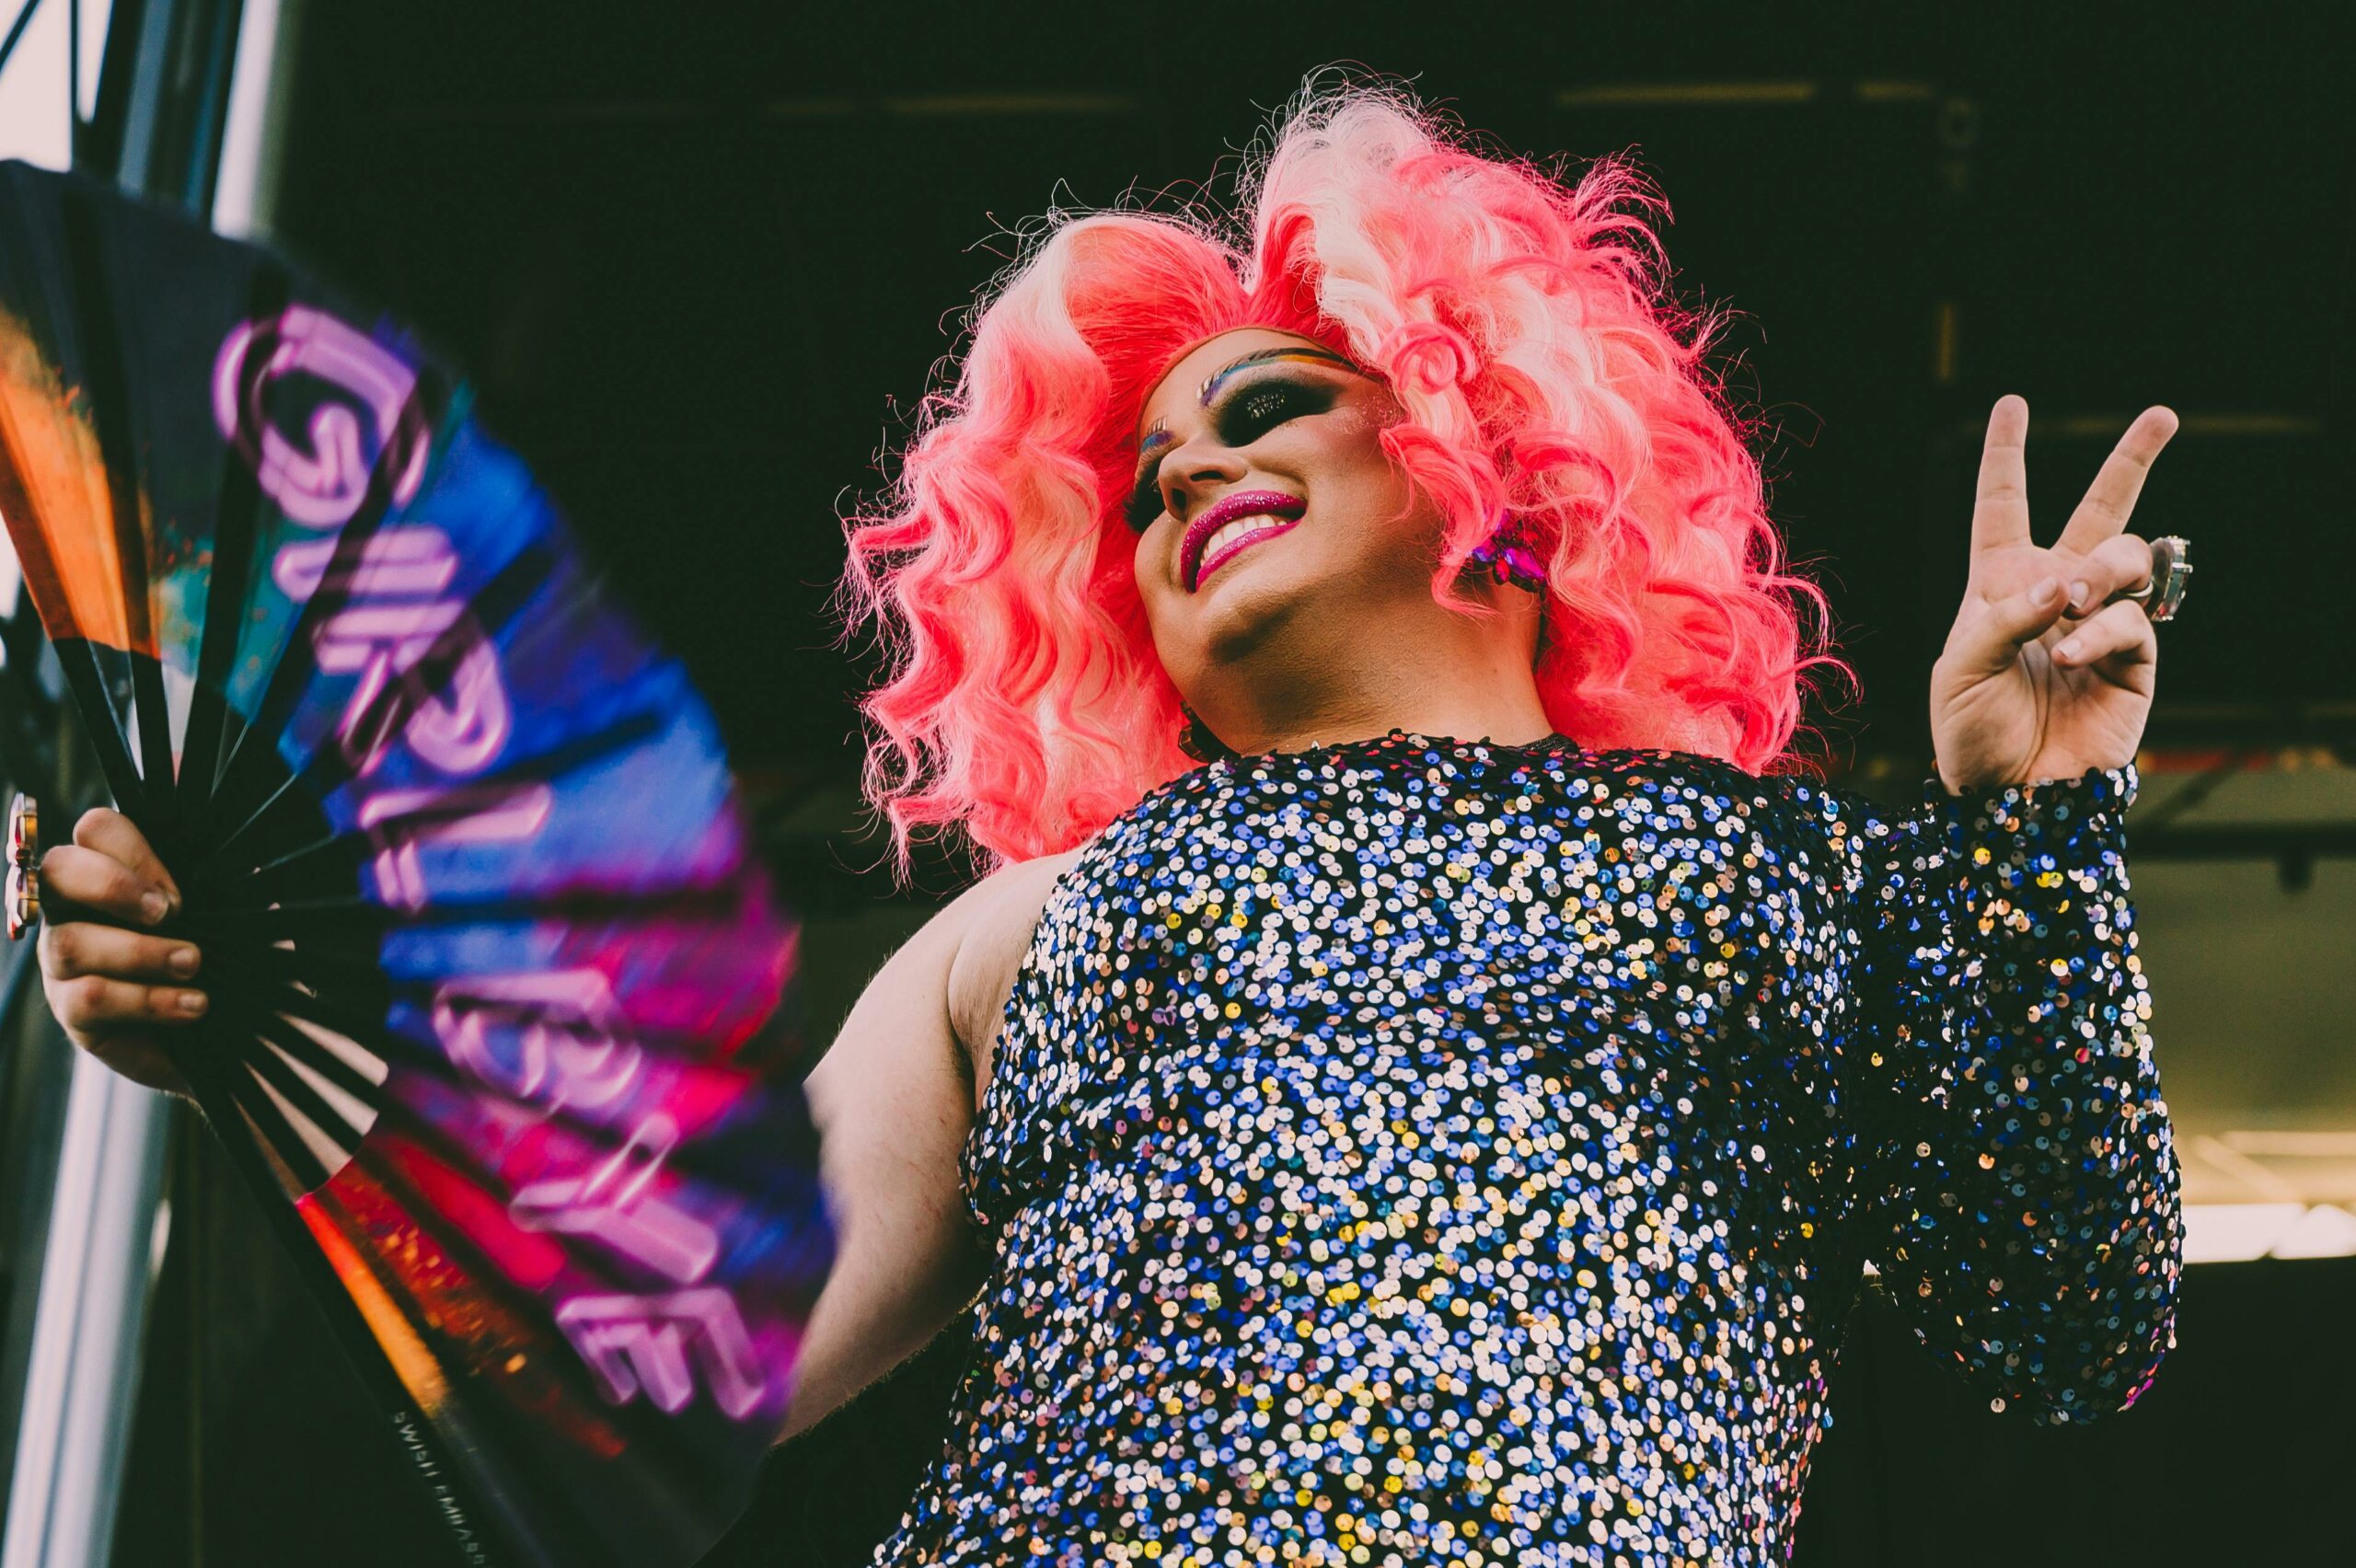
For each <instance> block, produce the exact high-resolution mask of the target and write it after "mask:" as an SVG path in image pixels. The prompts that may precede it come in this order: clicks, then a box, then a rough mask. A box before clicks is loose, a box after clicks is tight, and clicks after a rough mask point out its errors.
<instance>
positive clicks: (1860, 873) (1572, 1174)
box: [876, 732, 2180, 1568]
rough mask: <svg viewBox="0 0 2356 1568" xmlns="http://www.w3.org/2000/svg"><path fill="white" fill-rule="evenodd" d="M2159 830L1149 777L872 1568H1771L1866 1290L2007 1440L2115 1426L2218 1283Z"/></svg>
mask: <svg viewBox="0 0 2356 1568" xmlns="http://www.w3.org/2000/svg"><path fill="white" fill-rule="evenodd" d="M2133 788H2134V780H2133V775H2132V773H2131V771H2127V770H2122V771H2118V772H2103V773H2094V774H2089V775H2088V776H2087V777H2086V778H2084V779H2080V780H2075V781H2071V782H2067V783H2056V784H2050V785H2049V784H2040V785H2037V786H2033V787H2029V788H2026V789H2012V790H1993V791H1990V792H1988V793H1987V794H1985V795H1982V796H1980V797H1977V798H1966V799H1961V800H1949V799H1946V797H1945V796H1944V795H1943V794H1942V793H1940V792H1939V791H1937V790H1932V791H1930V792H1929V797H1930V798H1929V799H1928V800H1927V801H1926V803H1925V804H1924V805H1923V806H1922V807H1920V808H1919V809H1917V810H1915V811H1913V812H1911V813H1902V814H1900V813H1884V812H1882V811H1880V810H1879V809H1877V808H1876V807H1874V806H1872V805H1870V804H1868V803H1866V802H1864V801H1860V800H1858V799H1856V798H1854V797H1852V796H1848V795H1845V794H1842V793H1840V792H1837V791H1834V790H1828V789H1826V788H1824V787H1822V786H1820V785H1819V784H1816V783H1812V782H1808V781H1806V780H1803V779H1799V778H1756V777H1753V776H1751V775H1749V774H1746V773H1743V772H1741V771H1738V769H1736V768H1734V767H1730V766H1727V765H1726V764H1723V763H1719V762H1716V761H1713V760H1710V759H1707V758H1703V757H1699V756H1693V755H1684V754H1677V753H1632V752H1613V753H1593V752H1585V751H1582V750H1580V749H1578V748H1577V747H1576V746H1574V745H1573V744H1571V743H1569V742H1567V741H1564V740H1561V739H1559V738H1557V739H1554V740H1552V741H1548V742H1543V743H1539V744H1533V745H1530V746H1498V745H1488V744H1467V743H1459V742H1453V741H1445V740H1435V739H1430V738H1426V737H1420V736H1415V735H1407V734H1403V733H1399V732H1392V734H1391V735H1389V736H1387V737H1382V738H1377V739H1371V740H1367V741H1360V742H1354V743H1350V744H1342V745H1333V746H1325V747H1320V748H1316V749H1312V750H1309V751H1302V752H1291V753H1281V754H1276V755H1261V756H1255V757H1246V758H1241V759H1238V760H1235V761H1232V762H1220V763H1216V764H1212V765H1210V766H1208V767H1204V768H1200V769H1197V770H1195V772H1193V773H1190V774H1187V775H1186V776H1184V778H1179V779H1176V780H1174V781H1173V782H1172V783H1170V784H1168V785H1166V786H1164V787H1162V788H1161V790H1157V791H1155V792H1154V793H1152V794H1151V795H1149V796H1148V797H1147V798H1146V799H1145V800H1144V801H1140V802H1139V803H1138V805H1137V806H1136V807H1135V808H1134V809H1133V810H1132V811H1131V812H1130V813H1128V814H1127V815H1126V816H1124V817H1122V818H1121V819H1119V820H1118V821H1116V822H1114V824H1111V825H1110V826H1108V827H1107V828H1106V829H1105V830H1104V831H1103V833H1102V834H1101V835H1099V836H1097V837H1096V838H1095V839H1094V840H1092V841H1091V844H1090V845H1089V847H1087V848H1086V849H1085V850H1084V851H1083V852H1082V854H1081V855H1080V858H1079V859H1078V861H1077V862H1076V863H1075V864H1074V865H1073V866H1072V867H1071V868H1070V870H1068V871H1067V872H1066V874H1065V875H1064V876H1063V877H1062V879H1061V880H1060V881H1059V882H1057V885H1056V887H1055V889H1054V891H1053V893H1052V894H1051V895H1050V897H1049V899H1048V901H1047V905H1046V907H1045V913H1044V915H1043V916H1042V917H1041V919H1040V922H1039V926H1038V929H1037V932H1036V934H1035V936H1034V939H1033V941H1032V945H1031V948H1030V950H1029V951H1028V953H1027V955H1026V956H1025V958H1024V960H1023V963H1022V969H1021V972H1020V975H1019V978H1018V979H1017V982H1016V985H1015V988H1014V995H1013V996H1012V997H1011V999H1010V1001H1009V1004H1008V1008H1007V1012H1006V1017H1005V1025H1004V1032H1003V1035H1002V1038H1001V1041H1000V1043H999V1048H998V1053H997V1055H996V1058H995V1062H994V1066H993V1071H992V1075H991V1078H990V1081H989V1083H988V1086H987V1090H986V1093H985V1098H984V1103H983V1105H982V1107H981V1109H980V1112H979V1114H978V1115H977V1117H976V1124H975V1126H974V1128H973V1130H972V1134H971V1136H970V1137H969V1139H968V1141H967V1143H966V1146H965V1149H964V1182H965V1196H966V1201H967V1203H968V1205H970V1208H971V1211H972V1215H973V1217H974V1219H975V1220H976V1223H977V1224H978V1225H979V1226H980V1227H981V1228H982V1231H983V1233H984V1234H985V1236H986V1237H987V1240H988V1243H989V1245H990V1246H991V1248H992V1249H993V1250H994V1253H995V1259H996V1262H995V1265H994V1267H993V1269H992V1271H991V1273H990V1275H989V1279H988V1282H987V1285H986V1286H985V1287H984V1288H983V1290H982V1292H981V1294H980V1295H979V1296H978V1297H977V1298H976V1302H975V1305H974V1308H973V1319H972V1322H973V1328H974V1332H975V1342H976V1345H975V1359H974V1365H973V1368H972V1370H971V1372H970V1373H969V1374H968V1375H967V1377H966V1378H965V1380H964V1384H963V1386H962V1388H961V1389H960V1390H959V1392H958V1394H957V1396H956V1399H955V1401H954V1402H953V1409H952V1412H951V1422H950V1432H949V1436H948V1439H947V1442H946V1443H945V1445H944V1447H943V1448H942V1450H941V1454H940V1456H939V1458H937V1459H936V1460H935V1461H934V1462H933V1464H932V1466H931V1468H930V1472H929V1473H928V1475H927V1476H926V1478H925V1480H924V1482H923V1483H922V1484H921V1486H920V1487H919V1489H918V1493H917V1494H916V1497H915V1499H914V1500H913V1502H912V1503H911V1505H910V1506H909V1508H908V1511H907V1515H906V1516H905V1517H904V1519H903V1520H902V1523H901V1526H900V1528H899V1529H898V1530H897V1532H895V1534H894V1536H893V1537H892V1538H891V1539H889V1540H887V1541H886V1542H885V1543H884V1544H883V1547H882V1548H881V1549H880V1551H879V1552H878V1554H877V1557H876V1561H877V1562H879V1563H884V1564H895V1565H898V1564H914V1563H961V1564H963V1563H1055V1564H1070V1565H1074V1568H1078V1565H1080V1564H1090V1565H1093V1564H1098V1563H1140V1562H1150V1563H1154V1564H1157V1565H1159V1568H1185V1565H1190V1564H1209V1563H1228V1562H1313V1563H1333V1564H1337V1565H1339V1564H1360V1563H1367V1564H1401V1565H1415V1568H1420V1565H1422V1564H1425V1563H1437V1562H1455V1563H1464V1564H1483V1563H1516V1564H1521V1563H1530V1564H1538V1563H1550V1564H1551V1563H1581V1564H1587V1563H1595V1564H1630V1565H1646V1568H1648V1565H1654V1564H1672V1563H1674V1564H1747V1563H1757V1562H1783V1561H1785V1560H1786V1559H1787V1558H1788V1556H1789V1554H1790V1550H1791V1544H1792V1539H1793V1532H1794V1525H1795V1521H1796V1516H1797V1512H1798V1504H1799V1498H1800V1489H1801V1483H1802V1480H1803V1477H1804V1474H1805V1471H1806V1469H1807V1458H1808V1451H1809V1448H1810V1446H1811V1445H1812V1444H1813V1443H1814V1442H1815V1441H1816V1439H1817V1438H1818V1436H1819V1435H1820V1433H1821V1431H1822V1429H1823V1426H1824V1424H1825V1419H1826V1412H1825V1380H1826V1378H1827V1375H1828V1374H1829V1373H1830V1372H1831V1368H1832V1364H1833V1360H1834V1357H1835V1356H1836V1355H1837V1354H1838V1350H1839V1339H1840V1335H1841V1332H1842V1325H1843V1321H1844V1320H1845V1319H1846V1318H1847V1316H1848V1315H1849V1313H1850V1310H1851V1309H1852V1306H1853V1304H1854V1300H1855V1298H1856V1297H1857V1294H1858V1291H1859V1289H1860V1280H1861V1274H1862V1270H1863V1265H1864V1264H1865V1262H1866V1261H1868V1260H1871V1261H1872V1262H1875V1263H1876V1264H1877V1266H1878V1270H1879V1275H1880V1281H1881V1286H1882V1288H1884V1289H1886V1290H1887V1291H1888V1294H1889V1296H1890V1297H1891V1298H1892V1299H1893V1300H1894V1301H1895V1302H1896V1303H1897V1304H1898V1305H1899V1307H1900V1309H1901V1310H1902V1311H1904V1312H1906V1313H1907V1314H1908V1315H1909V1316H1910V1318H1911V1321H1912V1323H1913V1326H1914V1327H1915V1329H1916V1331H1917V1332H1918V1333H1919V1334H1920V1335H1921V1337H1922V1338H1923V1341H1924V1342H1925V1343H1927V1345H1928V1346H1929V1348H1930V1350H1931V1352H1932V1353H1933V1354H1934V1355H1937V1356H1939V1357H1940V1358H1942V1359H1944V1360H1946V1361H1949V1362H1951V1363H1953V1364H1954V1365H1955V1366H1957V1368H1958V1370H1959V1372H1960V1373H1961V1375H1962V1376H1963V1377H1965V1378H1968V1379H1969V1380H1970V1381H1971V1382H1972V1383H1973V1384H1974V1385H1976V1386H1977V1387H1978V1388H1979V1389H1981V1391H1982V1392H1983V1393H1984V1394H1985V1395H1986V1396H1987V1397H1989V1398H1990V1399H1991V1400H1992V1401H1996V1402H1998V1403H1999V1404H2013V1405H2017V1406H2025V1407H2027V1409H2028V1410H2029V1411H2030V1412H2033V1413H2034V1414H2035V1415H2036V1416H2037V1417H2038V1419H2042V1420H2049V1421H2075V1420H2083V1419H2085V1418H2088V1417H2091V1416H2094V1415H2096V1414H2098V1413H2101V1412H2106V1411H2110V1410H2115V1409H2118V1408H2120V1407H2123V1406H2124V1405H2126V1404H2128V1403H2130V1402H2131V1401H2133V1400H2134V1399H2135V1398H2136V1396H2137V1395H2138V1394H2139V1393H2141V1392H2142V1390H2143V1389H2145V1388H2146V1387H2147V1386H2148V1385H2149V1383H2150V1381H2151V1379H2152V1377H2153V1373H2154V1367H2155V1366H2156V1365H2157V1363H2158V1360H2159V1357H2160V1355H2161V1353H2162V1352H2163V1350H2164V1349H2165V1347H2166V1345H2167V1343H2169V1340H2170V1337H2171V1325H2172V1322H2173V1314H2174V1301H2175V1286H2176V1279H2177V1262H2178V1257H2179V1251H2180V1249H2179V1239H2178V1220H2177V1172H2176V1165H2175V1158H2174V1154H2173V1149H2172V1145H2171V1141H2170V1134H2169V1127H2168V1122H2167V1112H2166V1107H2165V1104H2164V1103H2163V1102H2162V1101H2161V1099H2160V1096H2159V1088H2158V1082H2157V1078H2156V1076H2155V1074H2154V1067H2153V1062H2152V1055H2151V1048H2150V1043H2149V1038H2148V1035H2147V1033H2146V1030H2145V1024H2144V1020H2145V1018H2146V1015H2147V1013H2148V1010H2149V1005H2148V1000H2147V997H2146V993H2145V990H2144V986H2143V980H2142V974H2141V967H2140V964H2139V963H2138V961H2137V959H2136V957H2135V944H2134V937H2133V933H2132V914H2131V908H2130V905H2129V903H2128V897H2127V877H2126V869H2125V864H2124V860H2123V858H2122V852H2121V837H2120V818H2121V816H2122V814H2123V813H2124V810H2125V807H2126V805H2127V803H2128V801H2130V799H2131V794H2132V790H2133Z"/></svg>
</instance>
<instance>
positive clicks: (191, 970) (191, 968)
mask: <svg viewBox="0 0 2356 1568" xmlns="http://www.w3.org/2000/svg"><path fill="white" fill-rule="evenodd" d="M164 962H165V963H168V964H170V965H171V966H172V973H173V974H195V973H196V950H195V949H194V948H174V949H173V950H172V955H171V956H170V957H169V958H167V959H166V960H165V961H164Z"/></svg>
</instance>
